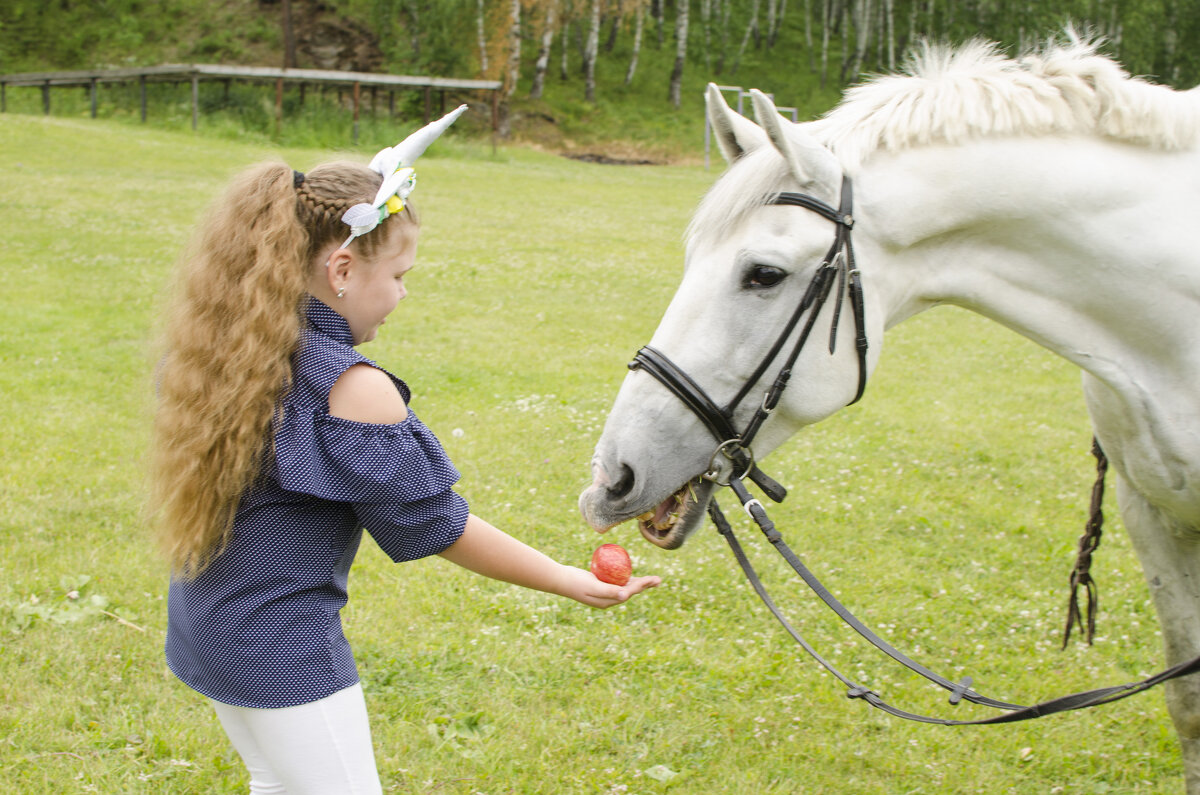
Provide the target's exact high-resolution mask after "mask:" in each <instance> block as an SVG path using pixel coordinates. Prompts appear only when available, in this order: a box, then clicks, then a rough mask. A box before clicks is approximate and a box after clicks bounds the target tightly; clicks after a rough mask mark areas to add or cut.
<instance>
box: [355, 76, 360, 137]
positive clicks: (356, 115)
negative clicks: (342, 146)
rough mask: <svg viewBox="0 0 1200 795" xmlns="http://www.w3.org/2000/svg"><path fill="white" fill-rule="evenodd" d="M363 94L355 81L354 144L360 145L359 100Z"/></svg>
mask: <svg viewBox="0 0 1200 795" xmlns="http://www.w3.org/2000/svg"><path fill="white" fill-rule="evenodd" d="M360 93H361V87H360V86H359V83H358V81H357V80H355V81H354V143H358V100H359V95H360Z"/></svg>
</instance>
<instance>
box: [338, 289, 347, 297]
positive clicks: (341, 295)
mask: <svg viewBox="0 0 1200 795" xmlns="http://www.w3.org/2000/svg"><path fill="white" fill-rule="evenodd" d="M345 297H346V288H345V287H343V288H342V289H340V290H338V298H345Z"/></svg>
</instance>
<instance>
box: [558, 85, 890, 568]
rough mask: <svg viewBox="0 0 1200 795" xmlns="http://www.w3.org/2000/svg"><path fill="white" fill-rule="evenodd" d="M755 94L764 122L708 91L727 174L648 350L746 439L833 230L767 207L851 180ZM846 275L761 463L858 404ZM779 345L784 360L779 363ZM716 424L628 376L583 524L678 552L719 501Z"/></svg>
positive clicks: (829, 199)
mask: <svg viewBox="0 0 1200 795" xmlns="http://www.w3.org/2000/svg"><path fill="white" fill-rule="evenodd" d="M752 99H753V104H754V109H755V113H756V116H757V118H758V120H759V124H754V123H753V122H751V121H749V120H748V119H745V118H743V117H742V116H740V115H738V114H737V113H734V112H733V111H732V110H730V108H729V107H728V105H726V103H725V101H724V99H723V98H722V96H721V93H720V91H719V90H718V89H717V87H716V86H712V85H710V86H709V89H708V95H707V100H708V115H709V122H710V124H711V125H712V129H713V130H714V131H715V136H716V140H717V142H718V144H719V146H720V149H721V152H722V154H724V156H725V158H726V159H727V160H728V161H729V163H730V168H729V169H728V170H727V172H726V173H725V174H724V175H723V176H722V177H721V179H720V180H718V182H717V183H716V184H715V185H714V186H713V188H712V189H711V190H710V191H709V193H708V195H707V196H706V197H705V198H704V200H703V202H702V203H701V205H700V207H699V209H698V210H697V213H696V215H695V217H694V218H693V220H692V223H691V226H690V228H689V232H688V242H687V251H686V262H685V265H684V274H683V281H682V283H681V284H680V286H679V289H678V291H677V292H676V294H675V297H674V299H673V300H672V301H671V304H670V306H668V308H667V311H666V314H665V315H664V317H663V319H662V322H661V323H660V324H659V327H658V329H657V331H656V332H655V333H654V337H653V339H652V340H651V341H650V346H649V347H651V348H652V349H654V351H656V352H658V353H659V354H662V356H663V357H664V358H665V360H666V361H668V362H670V363H673V365H674V368H677V370H676V372H677V373H678V371H682V373H685V374H686V376H687V377H690V378H691V379H692V380H693V381H694V382H695V385H696V386H697V387H699V389H700V390H701V391H702V392H703V393H706V395H707V396H708V397H709V398H711V402H712V403H713V404H715V406H717V407H720V408H721V409H724V410H726V412H725V413H726V417H727V420H728V423H727V424H728V425H729V426H731V427H732V428H734V429H736V430H737V433H738V434H739V435H740V434H741V433H742V431H743V429H745V428H746V427H747V426H748V423H750V421H751V419H752V418H753V417H754V415H755V414H756V412H757V411H758V409H759V407H760V406H761V405H762V404H763V398H764V395H765V393H766V392H767V390H768V388H769V387H770V386H771V384H772V382H774V381H775V379H776V376H777V374H778V372H779V371H780V369H781V368H782V367H783V364H784V361H785V360H786V359H787V358H788V354H790V352H791V349H792V348H793V347H794V344H795V342H796V340H797V339H798V338H799V336H800V335H801V334H802V333H803V332H802V330H803V328H804V326H805V325H806V324H807V319H808V316H809V315H811V314H812V311H813V310H809V311H807V312H805V313H804V316H803V317H800V320H799V322H798V323H797V324H796V325H795V326H794V327H793V328H792V331H791V332H790V333H787V332H786V331H785V330H786V329H787V328H788V326H789V322H790V321H791V320H792V319H793V318H794V317H799V315H798V313H797V307H799V306H800V305H801V304H802V303H803V302H804V301H805V296H806V294H807V293H809V290H810V285H812V284H813V283H814V278H815V275H816V273H817V271H818V270H819V269H820V268H821V267H822V265H823V263H824V262H825V261H826V260H827V255H829V254H830V253H832V252H831V243H833V241H834V240H835V235H836V233H837V229H838V224H836V223H834V222H832V221H831V220H829V218H827V217H824V216H823V215H822V214H820V213H819V212H813V211H811V210H809V209H805V208H801V207H796V206H781V205H777V204H773V203H772V202H773V200H774V199H775V198H776V197H778V196H779V195H780V194H782V193H786V192H797V193H801V194H804V195H806V196H810V197H813V198H816V199H818V200H820V202H822V203H824V204H826V205H831V206H832V207H833V208H836V207H838V206H839V202H840V198H841V197H840V193H841V189H842V180H843V174H842V169H841V166H840V165H839V163H838V161H837V159H836V158H835V157H834V155H833V153H832V152H830V151H829V150H828V149H826V148H825V147H823V146H822V145H820V144H819V143H818V142H817V141H816V139H815V138H814V137H813V136H812V135H811V134H810V133H809V132H807V131H806V130H805V127H804V125H799V124H793V123H792V122H789V121H787V120H785V119H783V117H781V116H780V115H779V113H778V111H777V110H776V108H775V106H774V105H773V104H772V102H771V100H770V99H768V98H767V97H766V96H765V95H764V94H761V93H759V92H752ZM846 220H849V219H846ZM847 270H848V269H846V268H843V270H842V271H841V272H840V273H839V274H838V276H839V278H834V279H833V281H832V283H831V286H830V288H829V290H830V293H831V297H830V299H829V300H827V301H825V302H824V304H823V305H822V304H821V303H820V302H819V301H818V302H816V306H817V309H816V313H817V317H816V320H815V324H814V325H813V331H812V335H811V339H810V341H808V342H807V343H806V344H805V345H803V347H801V348H800V350H799V354H798V358H797V359H796V360H795V364H794V366H793V367H792V370H793V372H794V376H793V377H792V378H791V383H790V386H789V387H788V389H787V390H786V391H785V392H784V394H783V397H782V401H781V402H780V403H779V405H778V407H777V409H776V410H774V411H772V412H771V413H770V415H769V416H768V417H767V419H766V420H765V422H763V424H762V426H761V430H760V432H758V433H757V435H755V437H754V440H753V443H752V444H751V445H750V446H751V448H752V450H753V454H754V455H755V456H757V457H758V458H761V457H762V456H765V455H766V454H767V453H768V452H770V451H771V450H773V449H774V448H775V447H777V446H778V445H779V444H780V443H781V442H783V441H784V440H785V439H786V438H787V437H789V436H790V435H791V434H793V433H794V432H795V431H796V430H798V429H799V428H800V427H801V426H803V425H807V424H810V423H813V422H816V421H818V420H820V419H822V418H824V417H826V416H828V415H830V414H832V413H834V412H835V411H837V410H838V409H839V408H841V407H842V406H845V405H846V404H847V403H849V402H851V401H852V400H853V398H854V397H855V394H856V390H857V389H858V385H859V378H860V372H859V363H858V359H857V357H856V353H855V339H854V337H855V332H854V328H855V323H854V320H853V318H851V317H848V316H849V315H850V314H851V312H850V309H849V306H848V305H847V306H846V307H842V309H843V311H842V312H841V320H840V322H838V323H836V324H835V322H834V316H835V313H836V312H837V308H838V305H839V304H840V302H839V300H838V296H839V295H842V294H844V291H846V290H847V286H846V283H845V279H846V276H845V273H846V271H847ZM856 276H857V275H856V274H855V275H854V276H851V277H850V278H851V279H853V278H856ZM831 329H833V331H832V332H831ZM831 336H836V339H837V345H836V348H835V350H834V351H833V352H831V350H830V348H831V345H830V342H831ZM781 338H785V339H784V342H783V345H782V352H781V353H779V355H777V356H774V357H772V356H771V355H770V352H771V350H772V349H773V347H774V346H776V343H777V341H778V340H780V339H781ZM874 353H875V351H872V359H874ZM735 404H736V405H735ZM718 424H719V423H718ZM712 425H713V423H712V422H705V421H704V420H702V418H701V417H700V416H699V415H698V414H697V413H696V412H694V411H693V410H692V409H690V408H689V407H688V406H687V405H685V403H684V402H683V401H682V400H681V399H680V397H678V396H677V395H676V394H674V393H673V392H672V391H671V390H670V389H668V388H667V387H666V386H664V383H663V382H662V381H661V380H659V379H657V378H656V377H653V376H652V375H651V374H650V373H648V372H647V369H646V368H645V367H637V368H636V369H633V370H631V372H630V373H629V375H628V376H626V379H625V382H624V384H623V385H622V387H621V390H620V392H619V394H618V395H617V399H616V402H615V403H614V405H613V408H612V411H611V413H610V414H609V417H608V421H607V423H606V425H605V427H604V432H603V434H602V436H601V438H600V441H599V443H598V444H597V447H596V453H595V455H594V457H593V459H592V475H593V482H592V485H591V486H590V487H589V488H588V489H587V490H585V491H584V492H583V494H582V495H581V496H580V500H579V504H580V509H581V511H582V512H583V515H584V517H585V519H586V520H587V521H588V523H589V524H591V525H592V526H593V527H595V528H596V529H598V530H604V529H607V528H609V527H612V526H613V525H616V524H619V523H621V522H624V521H626V520H628V519H633V518H635V517H636V518H637V519H638V525H639V529H640V530H641V532H642V535H643V536H644V537H645V538H646V539H647V540H649V541H650V542H651V543H653V544H656V545H658V546H660V547H663V548H666V549H674V548H677V547H678V546H680V545H681V544H682V543H683V542H684V540H685V539H686V538H687V536H688V535H689V534H690V533H691V532H692V530H694V529H695V528H696V526H697V525H698V524H699V523H700V522H701V520H702V519H703V517H704V514H705V508H706V506H707V503H708V500H709V497H710V496H711V494H712V490H713V482H712V480H710V479H706V478H705V477H703V475H704V473H706V472H709V471H710V470H712V469H713V468H714V467H715V465H716V464H718V463H721V461H720V460H719V459H720V458H721V456H720V455H717V456H715V457H714V451H716V449H717V447H718V445H719V444H720V443H721V442H723V441H725V440H724V439H718V438H717V435H718V434H719V431H717V430H713V429H712V428H711V426H712ZM745 463H746V462H745V461H744V460H743V461H742V462H740V464H739V465H745Z"/></svg>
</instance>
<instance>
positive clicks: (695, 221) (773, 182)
mask: <svg viewBox="0 0 1200 795" xmlns="http://www.w3.org/2000/svg"><path fill="white" fill-rule="evenodd" d="M787 179H788V170H787V165H786V163H785V162H784V159H783V157H782V155H780V154H779V153H778V152H776V151H775V149H773V148H772V147H769V146H766V147H762V148H760V149H756V150H754V151H752V152H750V153H748V154H746V155H744V156H743V157H741V158H740V159H739V160H738V161H737V162H735V163H734V164H733V165H731V166H730V167H729V169H728V170H727V171H726V172H725V173H724V174H722V175H721V178H720V179H718V180H717V181H716V182H715V183H714V184H713V186H712V187H711V188H709V191H708V193H706V194H705V195H704V198H703V199H701V200H700V206H699V207H697V208H696V213H695V215H693V216H692V221H691V223H689V224H688V228H687V233H686V236H685V239H686V240H687V242H688V243H689V244H691V243H694V242H697V241H700V240H712V239H719V238H722V237H725V236H727V235H728V234H729V232H730V231H731V230H732V229H733V227H734V226H736V225H737V223H738V221H740V220H741V219H742V216H744V215H745V214H746V213H747V212H749V211H750V210H752V209H753V208H755V207H761V206H762V205H764V204H766V203H767V202H768V201H769V200H770V199H772V198H773V197H775V196H777V195H778V194H779V193H780V192H782V191H783V190H784V189H785V186H786V182H787Z"/></svg>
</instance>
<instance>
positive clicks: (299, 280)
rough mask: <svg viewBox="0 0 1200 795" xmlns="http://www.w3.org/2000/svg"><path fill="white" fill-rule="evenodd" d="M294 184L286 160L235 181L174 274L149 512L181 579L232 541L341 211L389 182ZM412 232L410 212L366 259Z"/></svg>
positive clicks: (323, 173)
mask: <svg viewBox="0 0 1200 795" xmlns="http://www.w3.org/2000/svg"><path fill="white" fill-rule="evenodd" d="M298 181H299V180H297V179H295V178H294V172H293V171H292V169H291V168H289V167H288V166H286V165H284V164H282V163H267V164H263V165H259V166H255V167H253V168H250V169H248V170H247V171H245V172H244V173H242V174H241V175H240V176H238V177H237V178H236V179H235V180H234V181H233V182H232V184H231V185H230V186H229V188H228V189H227V191H226V193H225V195H224V196H223V197H222V198H220V199H219V200H218V201H217V202H216V204H215V205H214V206H213V208H212V209H211V210H210V211H209V214H208V217H207V218H206V220H205V221H204V222H203V223H202V224H201V226H200V228H199V230H198V233H197V235H196V237H195V239H194V241H193V243H192V245H191V246H190V248H189V250H188V252H187V253H186V254H185V256H184V258H183V260H182V262H181V264H180V267H179V270H178V273H177V279H176V285H175V294H174V296H173V300H172V303H171V305H170V308H169V310H168V312H167V314H166V317H165V323H164V331H163V334H162V350H161V358H160V360H159V361H160V364H159V370H158V373H157V382H158V404H157V409H156V412H155V417H154V434H153V441H152V447H151V450H152V470H151V497H150V504H149V506H148V507H149V514H150V519H151V521H152V523H153V524H154V526H155V529H156V531H157V535H158V537H159V540H160V542H161V545H162V548H163V551H164V553H165V555H166V557H167V559H168V560H169V562H170V563H171V565H172V567H173V569H174V571H175V574H176V576H179V577H185V578H186V577H194V576H195V575H197V574H199V573H200V572H201V571H203V570H204V569H205V567H207V566H208V564H209V563H211V562H212V560H213V559H214V558H215V557H217V556H218V555H219V554H220V553H221V552H222V550H224V548H225V547H226V545H227V544H228V542H229V538H230V533H231V530H232V527H233V520H234V515H235V514H236V512H237V507H238V502H239V500H240V499H241V496H242V495H243V494H244V493H245V491H246V490H247V489H248V488H249V487H250V486H251V485H252V484H253V483H254V480H255V478H256V477H258V475H259V474H260V472H261V470H262V467H263V464H264V461H265V460H266V456H267V455H268V454H269V453H270V451H271V440H272V434H271V428H272V423H273V421H274V419H275V417H276V414H277V412H278V410H279V405H280V399H281V398H282V397H283V395H284V394H285V393H286V391H287V390H288V388H289V387H290V384H291V365H292V357H293V356H294V354H295V352H296V349H297V346H298V344H299V339H300V331H301V328H302V323H303V317H302V312H303V305H304V298H305V295H306V292H307V287H308V284H309V277H310V272H311V269H312V268H313V267H314V266H318V265H317V264H316V263H315V260H316V258H317V255H318V254H319V253H320V252H321V251H322V250H323V249H325V248H326V247H328V246H329V245H331V244H333V243H335V242H340V241H339V238H343V237H344V236H345V235H346V234H347V230H348V227H347V226H346V225H345V224H344V223H342V222H341V215H342V213H343V212H345V210H346V209H347V208H349V207H350V206H351V205H354V204H358V203H360V202H371V201H372V200H373V199H374V196H375V193H376V191H377V190H378V189H379V185H380V184H381V182H382V178H381V177H380V176H379V175H378V174H376V173H374V172H373V171H371V170H369V169H367V168H366V167H364V166H361V165H358V164H354V163H330V164H326V165H322V166H318V167H316V168H314V169H313V170H312V171H311V172H310V173H309V174H308V175H307V176H306V177H305V178H304V179H303V181H299V184H298V185H297V184H296V182H298ZM415 224H416V217H415V215H414V214H413V212H412V210H411V209H410V208H406V209H405V212H404V213H402V214H400V215H399V216H392V217H391V218H389V219H388V220H387V221H385V222H384V223H383V224H381V225H380V227H379V228H377V229H376V230H374V231H373V232H371V233H369V234H367V235H364V236H363V237H360V238H357V239H356V240H355V243H354V246H355V247H356V248H357V250H358V252H359V254H360V256H361V257H363V258H364V259H365V260H367V261H368V262H369V261H371V260H372V259H373V257H374V256H375V255H376V254H377V252H378V250H379V248H380V247H381V246H383V245H384V244H385V243H386V242H387V239H388V237H389V236H390V235H391V234H393V233H394V232H395V230H396V229H401V228H404V227H406V226H410V225H412V226H415Z"/></svg>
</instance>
